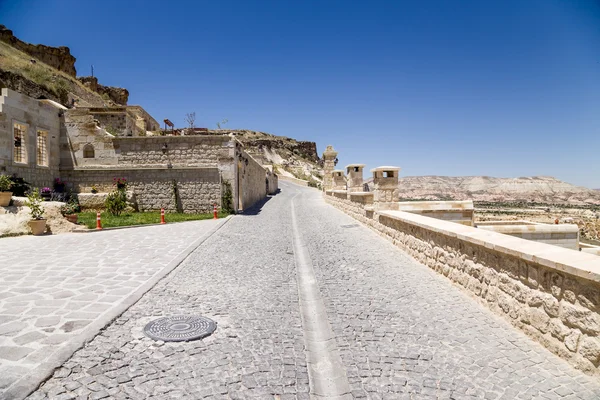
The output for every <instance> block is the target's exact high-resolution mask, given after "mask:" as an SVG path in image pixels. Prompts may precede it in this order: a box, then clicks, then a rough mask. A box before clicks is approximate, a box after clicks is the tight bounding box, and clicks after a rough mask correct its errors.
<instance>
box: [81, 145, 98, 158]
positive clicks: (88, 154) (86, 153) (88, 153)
mask: <svg viewBox="0 0 600 400" xmlns="http://www.w3.org/2000/svg"><path fill="white" fill-rule="evenodd" d="M94 157H95V155H94V146H92V145H91V144H86V145H85V146H84V147H83V158H94Z"/></svg>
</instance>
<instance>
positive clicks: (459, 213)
mask: <svg viewBox="0 0 600 400" xmlns="http://www.w3.org/2000/svg"><path fill="white" fill-rule="evenodd" d="M398 210H400V211H406V212H410V213H413V214H419V215H423V216H426V217H431V218H436V219H442V220H444V221H451V222H456V223H457V224H463V225H468V226H473V225H474V223H473V221H474V210H475V208H474V207H473V202H472V201H470V200H463V201H401V202H399V203H398Z"/></svg>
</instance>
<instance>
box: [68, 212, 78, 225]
mask: <svg viewBox="0 0 600 400" xmlns="http://www.w3.org/2000/svg"><path fill="white" fill-rule="evenodd" d="M65 218H66V219H67V221H69V222H70V223H72V224H76V223H77V214H67V215H65Z"/></svg>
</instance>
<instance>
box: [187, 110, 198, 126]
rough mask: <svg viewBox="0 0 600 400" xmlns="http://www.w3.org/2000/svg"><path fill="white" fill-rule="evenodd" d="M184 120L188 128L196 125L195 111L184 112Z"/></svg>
mask: <svg viewBox="0 0 600 400" xmlns="http://www.w3.org/2000/svg"><path fill="white" fill-rule="evenodd" d="M185 122H186V123H187V124H188V126H189V127H190V129H194V128H195V127H196V125H195V122H196V113H195V112H193V113H187V114H185Z"/></svg>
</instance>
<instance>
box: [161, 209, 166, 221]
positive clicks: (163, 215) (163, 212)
mask: <svg viewBox="0 0 600 400" xmlns="http://www.w3.org/2000/svg"><path fill="white" fill-rule="evenodd" d="M160 223H161V224H166V222H165V209H164V208H161V209H160Z"/></svg>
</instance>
